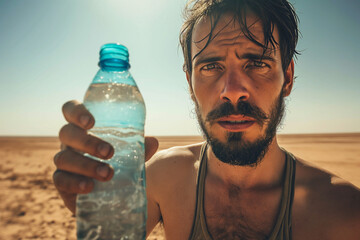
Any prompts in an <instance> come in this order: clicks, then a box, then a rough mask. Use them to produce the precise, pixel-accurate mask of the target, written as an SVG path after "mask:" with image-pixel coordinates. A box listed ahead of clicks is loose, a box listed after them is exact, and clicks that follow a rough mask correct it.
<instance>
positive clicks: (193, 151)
mask: <svg viewBox="0 0 360 240" xmlns="http://www.w3.org/2000/svg"><path fill="white" fill-rule="evenodd" d="M201 145H202V143H197V144H192V145H187V146H181V147H172V148H169V149H165V150H162V151H159V152H157V153H156V154H155V155H154V156H153V157H152V158H151V159H150V160H149V161H147V162H146V180H147V188H148V191H153V192H154V194H155V195H156V196H158V195H161V194H162V193H164V194H168V193H169V192H168V191H169V190H171V191H173V188H174V186H177V187H181V185H184V184H188V182H186V181H189V180H190V181H191V180H192V179H193V178H194V176H195V177H196V174H197V169H198V165H199V155H200V150H201Z"/></svg>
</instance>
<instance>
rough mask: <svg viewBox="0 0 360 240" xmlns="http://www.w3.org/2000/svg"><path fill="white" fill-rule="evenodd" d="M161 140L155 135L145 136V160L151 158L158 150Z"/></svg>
mask: <svg viewBox="0 0 360 240" xmlns="http://www.w3.org/2000/svg"><path fill="white" fill-rule="evenodd" d="M158 147H159V141H158V140H157V139H156V138H154V137H145V161H147V160H149V159H150V158H151V157H152V156H153V155H154V154H155V153H156V151H157V149H158Z"/></svg>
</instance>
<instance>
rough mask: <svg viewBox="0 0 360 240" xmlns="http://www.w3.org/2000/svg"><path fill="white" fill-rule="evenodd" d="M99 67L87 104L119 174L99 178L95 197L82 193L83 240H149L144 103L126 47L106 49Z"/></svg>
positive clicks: (79, 207)
mask: <svg viewBox="0 0 360 240" xmlns="http://www.w3.org/2000/svg"><path fill="white" fill-rule="evenodd" d="M99 67H100V69H99V71H98V72H97V74H96V75H95V77H94V79H93V81H92V83H91V84H90V86H89V88H88V90H87V92H86V94H85V97H84V105H85V106H86V108H87V109H88V110H89V111H90V112H91V114H92V115H93V116H94V117H95V126H94V128H92V129H91V130H90V132H91V133H92V134H94V135H96V136H98V137H100V138H102V139H103V140H105V141H107V142H109V143H110V144H112V145H113V146H114V148H115V153H114V156H113V157H112V158H111V159H110V160H108V161H106V163H109V164H110V165H111V166H112V167H113V168H114V172H115V173H114V176H113V178H112V179H111V180H110V181H108V182H100V181H96V180H94V181H95V187H94V190H93V191H92V192H91V193H89V194H79V195H78V197H77V201H76V221H77V239H79V240H83V239H84V240H85V239H86V240H95V239H99V240H100V239H101V240H102V239H107V240H109V239H117V240H118V239H123V240H130V239H134V240H139V239H145V235H146V218H147V209H146V206H147V202H146V189H145V186H146V184H145V148H144V123H145V104H144V100H143V98H142V95H141V93H140V91H139V89H138V87H137V85H136V83H135V81H134V79H133V77H132V76H131V74H130V72H129V68H130V64H129V53H128V50H127V48H126V47H125V46H123V45H120V44H117V43H111V44H105V45H103V46H102V47H101V49H100V61H99ZM89 157H92V158H94V159H96V160H98V161H103V160H101V159H97V158H96V157H93V156H89Z"/></svg>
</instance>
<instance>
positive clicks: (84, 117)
mask: <svg viewBox="0 0 360 240" xmlns="http://www.w3.org/2000/svg"><path fill="white" fill-rule="evenodd" d="M89 122H90V117H89V116H87V115H82V116H81V117H80V123H81V125H82V126H84V127H86V126H87V125H88V124H89Z"/></svg>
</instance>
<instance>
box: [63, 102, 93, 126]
mask: <svg viewBox="0 0 360 240" xmlns="http://www.w3.org/2000/svg"><path fill="white" fill-rule="evenodd" d="M62 111H63V114H64V117H65V119H66V121H68V122H69V123H72V124H75V125H76V126H78V127H80V128H83V129H90V128H92V127H93V126H94V124H95V119H94V117H93V116H92V115H91V113H90V112H89V111H88V110H87V109H86V108H85V106H84V105H83V104H81V103H80V102H78V101H76V100H72V101H69V102H67V103H65V104H64V105H63V107H62Z"/></svg>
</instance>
